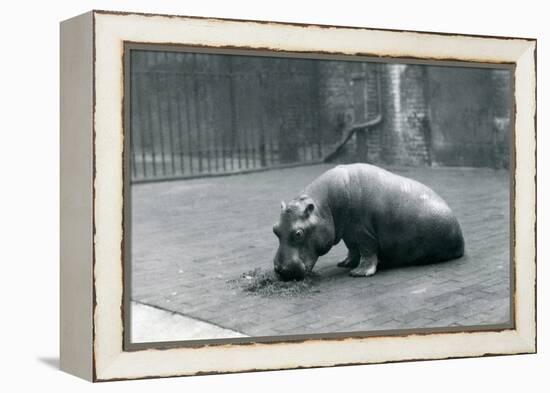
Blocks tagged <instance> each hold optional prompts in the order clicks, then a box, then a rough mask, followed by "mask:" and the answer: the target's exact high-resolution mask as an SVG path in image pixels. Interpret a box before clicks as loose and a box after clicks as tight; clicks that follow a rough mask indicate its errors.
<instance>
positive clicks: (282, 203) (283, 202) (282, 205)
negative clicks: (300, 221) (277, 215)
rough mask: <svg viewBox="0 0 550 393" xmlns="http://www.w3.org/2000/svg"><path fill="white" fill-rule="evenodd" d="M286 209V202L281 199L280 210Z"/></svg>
mask: <svg viewBox="0 0 550 393" xmlns="http://www.w3.org/2000/svg"><path fill="white" fill-rule="evenodd" d="M285 209H286V203H285V201H281V210H285Z"/></svg>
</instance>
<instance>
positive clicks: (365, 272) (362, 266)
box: [349, 254, 378, 277]
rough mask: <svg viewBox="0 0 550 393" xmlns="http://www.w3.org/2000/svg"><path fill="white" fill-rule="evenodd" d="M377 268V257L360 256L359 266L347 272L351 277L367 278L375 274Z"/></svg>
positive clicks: (374, 255) (373, 255)
mask: <svg viewBox="0 0 550 393" xmlns="http://www.w3.org/2000/svg"><path fill="white" fill-rule="evenodd" d="M377 266H378V256H377V255H376V254H370V255H368V256H364V255H361V260H360V261H359V266H357V267H356V268H355V269H353V270H352V271H350V272H349V275H350V276H352V277H368V276H372V275H373V274H374V273H376V267H377Z"/></svg>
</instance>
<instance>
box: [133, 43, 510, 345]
mask: <svg viewBox="0 0 550 393" xmlns="http://www.w3.org/2000/svg"><path fill="white" fill-rule="evenodd" d="M124 56H125V59H124V62H125V63H124V64H125V70H124V72H125V79H124V81H125V82H124V83H125V85H124V89H125V96H124V110H125V114H124V116H125V117H124V119H125V124H124V127H125V148H124V155H125V200H126V201H127V202H126V203H125V223H124V227H125V254H124V255H125V261H124V263H125V283H126V285H125V294H124V296H125V318H126V319H125V324H126V329H125V334H128V335H127V336H126V337H125V339H126V342H127V344H128V345H129V346H130V347H131V346H132V345H142V346H147V345H149V346H153V347H154V346H155V345H158V344H162V343H165V344H169V343H172V344H174V343H177V344H179V345H185V343H186V342H188V343H197V342H199V343H202V342H248V341H251V342H254V341H262V340H267V341H277V340H279V341H285V340H292V339H303V338H307V337H317V338H318V337H321V338H322V337H335V336H336V337H338V336H339V335H340V336H342V337H348V336H370V335H391V334H410V333H415V332H417V333H422V332H449V331H450V332H452V331H455V332H456V331H479V330H499V329H506V328H510V327H511V326H513V312H514V311H513V310H514V308H513V302H512V294H513V290H514V282H513V274H512V272H513V269H514V261H513V258H512V257H511V252H510V250H511V244H510V239H511V233H513V232H512V231H513V223H512V220H511V219H510V217H511V202H510V201H511V200H512V198H513V195H512V194H511V193H512V191H511V190H512V187H511V181H510V179H511V172H512V171H513V168H514V159H513V157H514V154H513V144H511V143H510V141H511V140H512V137H513V135H512V134H513V121H514V119H513V116H514V111H513V107H514V99H513V95H514V86H513V80H514V71H513V67H510V66H509V65H506V64H483V63H468V62H460V63H459V62H454V63H453V62H436V61H431V62H430V61H423V62H421V61H411V60H409V61H407V60H406V59H404V60H398V59H392V60H391V61H390V60H388V61H386V60H384V59H380V58H378V59H375V58H368V57H360V56H357V57H353V56H346V57H344V56H340V57H337V56H332V57H330V56H323V55H317V56H315V55H308V56H304V55H300V54H291V53H273V52H272V53H269V52H261V51H258V52H254V51H249V52H245V51H240V52H235V51H233V52H231V51H230V50H227V51H222V50H206V49H203V50H201V49H197V48H185V47H176V46H162V45H147V44H126V47H125V52H124ZM205 340H206V341H205ZM224 340H225V341H224Z"/></svg>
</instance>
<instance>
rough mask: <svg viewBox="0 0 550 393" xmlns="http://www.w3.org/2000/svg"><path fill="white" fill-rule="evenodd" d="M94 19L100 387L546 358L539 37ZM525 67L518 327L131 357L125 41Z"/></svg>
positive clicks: (518, 129)
mask: <svg viewBox="0 0 550 393" xmlns="http://www.w3.org/2000/svg"><path fill="white" fill-rule="evenodd" d="M93 18H94V24H93V25H94V32H93V37H94V54H95V56H94V57H95V60H94V90H95V95H94V103H95V105H94V169H95V172H94V173H95V177H94V179H93V180H94V201H93V202H94V211H93V215H94V216H93V219H94V227H95V234H94V239H93V244H94V266H93V274H94V310H93V311H94V312H93V321H94V336H93V369H94V370H93V371H94V373H93V374H94V380H97V381H99V380H113V379H134V378H146V377H158V376H180V375H193V374H199V373H200V374H204V373H220V372H239V371H247V370H273V369H287V368H297V367H324V366H334V365H343V364H366V363H380V362H390V361H405V360H420V359H441V358H449V357H471V356H483V355H496V354H515V353H533V352H536V312H535V292H536V252H535V235H536V233H535V232H536V162H535V158H536V130H535V116H536V101H535V91H536V63H535V58H536V41H535V40H531V39H507V38H495V37H478V36H463V35H443V34H436V33H418V32H397V31H385V30H372V29H358V28H346V27H327V26H315V25H312V26H305V25H291V24H282V23H271V22H269V23H264V22H255V21H232V20H220V19H207V18H191V17H174V16H161V15H144V14H121V13H109V12H101V11H95V12H94V13H93ZM125 41H130V42H139V43H154V44H178V45H179V44H182V45H188V46H209V47H235V48H260V49H264V50H265V49H267V50H279V51H291V52H323V53H335V54H345V55H355V54H362V55H375V56H386V57H398V58H423V59H443V60H453V61H478V62H485V63H502V62H506V63H515V64H516V72H515V99H516V113H515V155H516V158H515V163H516V167H515V182H514V187H515V189H514V191H515V193H514V194H515V210H514V218H515V238H514V239H513V241H514V243H515V249H514V257H515V261H516V262H515V294H514V295H515V296H514V299H515V329H510V330H504V331H499V332H487V331H484V332H468V333H462V332H461V333H433V334H425V335H409V336H398V337H396V336H388V337H369V338H346V339H330V340H317V339H315V340H307V341H305V342H301V343H269V344H265V343H263V344H262V343H256V344H252V345H239V344H227V345H217V346H212V347H208V346H205V347H197V348H173V349H163V350H155V349H146V350H136V351H131V352H124V351H123V316H122V313H121V309H122V304H123V298H122V294H123V261H122V248H121V245H122V244H123V237H122V235H123V227H122V223H123V178H122V170H123V167H124V163H123V156H122V152H123V145H124V142H123V130H122V126H123V93H124V86H123V53H124V42H125Z"/></svg>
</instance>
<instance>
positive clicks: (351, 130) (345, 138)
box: [323, 113, 382, 162]
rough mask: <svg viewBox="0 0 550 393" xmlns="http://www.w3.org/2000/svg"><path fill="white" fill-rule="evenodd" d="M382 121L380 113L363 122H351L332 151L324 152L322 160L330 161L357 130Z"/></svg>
mask: <svg viewBox="0 0 550 393" xmlns="http://www.w3.org/2000/svg"><path fill="white" fill-rule="evenodd" d="M381 122H382V114H380V113H379V114H378V115H377V116H376V117H375V118H374V119H371V120H369V121H366V122H364V123H359V124H352V125H351V126H349V127H348V128H347V129H345V130H344V131H343V136H342V139H341V140H340V142H339V143H338V144H337V145H336V146H335V147H334V149H332V151H331V152H330V153H328V154H326V155H325V156H324V157H323V162H330V161H331V160H332V159H333V158H334V157H336V156H337V155H338V153H340V151H341V150H342V149H343V148H344V145H345V144H346V143H348V141H349V140H350V138H351V137H352V136H353V134H355V133H356V132H357V131H360V130H363V129H365V128H370V127H374V126H376V125H378V124H380V123H381Z"/></svg>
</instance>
